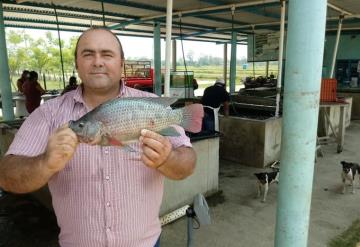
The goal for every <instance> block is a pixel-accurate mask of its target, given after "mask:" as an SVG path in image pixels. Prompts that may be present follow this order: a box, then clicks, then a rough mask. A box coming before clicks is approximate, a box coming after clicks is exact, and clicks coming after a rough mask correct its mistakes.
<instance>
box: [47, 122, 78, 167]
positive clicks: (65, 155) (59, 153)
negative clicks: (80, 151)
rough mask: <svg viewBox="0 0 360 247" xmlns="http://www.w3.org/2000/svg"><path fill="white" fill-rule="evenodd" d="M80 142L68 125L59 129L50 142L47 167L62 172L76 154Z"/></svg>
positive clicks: (50, 138)
mask: <svg viewBox="0 0 360 247" xmlns="http://www.w3.org/2000/svg"><path fill="white" fill-rule="evenodd" d="M78 144H79V141H78V138H77V136H76V134H75V133H74V132H73V131H72V130H71V129H70V128H69V127H68V125H67V124H65V125H63V126H61V127H60V128H58V129H57V130H56V131H55V133H53V134H52V135H51V136H50V137H49V140H48V144H47V147H46V151H45V154H44V158H45V165H46V166H47V168H48V169H50V170H52V171H55V172H57V171H60V170H62V169H63V168H64V167H65V165H66V163H67V162H68V161H69V160H70V159H71V158H72V156H73V155H74V153H75V150H76V147H77V146H78Z"/></svg>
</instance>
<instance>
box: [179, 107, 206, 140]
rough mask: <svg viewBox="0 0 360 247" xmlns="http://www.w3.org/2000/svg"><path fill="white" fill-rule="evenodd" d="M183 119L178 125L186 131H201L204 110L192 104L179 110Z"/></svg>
mask: <svg viewBox="0 0 360 247" xmlns="http://www.w3.org/2000/svg"><path fill="white" fill-rule="evenodd" d="M181 110H182V112H183V119H182V121H181V123H180V125H181V126H182V127H183V128H184V129H185V130H187V131H189V132H192V133H198V132H200V131H201V126H202V119H203V117H204V108H203V105H202V104H192V105H187V106H185V107H184V108H181Z"/></svg>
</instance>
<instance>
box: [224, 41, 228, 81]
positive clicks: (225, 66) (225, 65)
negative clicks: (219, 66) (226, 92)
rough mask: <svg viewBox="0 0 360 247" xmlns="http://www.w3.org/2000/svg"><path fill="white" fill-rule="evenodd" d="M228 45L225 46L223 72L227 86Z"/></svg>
mask: <svg viewBox="0 0 360 247" xmlns="http://www.w3.org/2000/svg"><path fill="white" fill-rule="evenodd" d="M227 60H228V59H227V44H224V70H223V77H224V82H225V85H226V84H227Z"/></svg>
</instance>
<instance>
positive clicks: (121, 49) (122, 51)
mask: <svg viewBox="0 0 360 247" xmlns="http://www.w3.org/2000/svg"><path fill="white" fill-rule="evenodd" d="M94 30H104V31H107V32H109V33H111V34H112V35H113V36H114V37H115V39H116V41H117V42H118V44H119V47H120V57H121V60H123V61H124V59H125V55H124V50H123V48H122V45H121V42H120V40H119V38H118V37H117V36H116V34H114V33H113V32H111V31H110V30H109V29H107V28H106V27H91V28H89V29H87V30H85V31H84V32H83V33H82V34H81V35H80V36H79V38H78V40H77V41H76V46H75V53H74V55H75V64H76V59H77V50H78V46H79V42H80V39H81V38H82V36H83V35H84V34H85V33H87V32H90V31H94Z"/></svg>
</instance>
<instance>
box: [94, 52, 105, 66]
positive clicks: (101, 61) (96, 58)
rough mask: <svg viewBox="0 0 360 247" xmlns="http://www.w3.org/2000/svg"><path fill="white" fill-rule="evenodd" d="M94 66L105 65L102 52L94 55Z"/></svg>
mask: <svg viewBox="0 0 360 247" xmlns="http://www.w3.org/2000/svg"><path fill="white" fill-rule="evenodd" d="M93 66H95V67H102V66H104V59H103V58H102V56H101V55H100V54H96V55H95V56H94V60H93Z"/></svg>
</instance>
